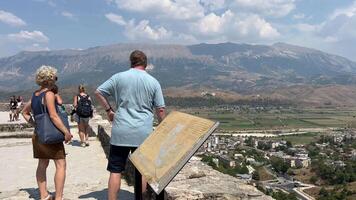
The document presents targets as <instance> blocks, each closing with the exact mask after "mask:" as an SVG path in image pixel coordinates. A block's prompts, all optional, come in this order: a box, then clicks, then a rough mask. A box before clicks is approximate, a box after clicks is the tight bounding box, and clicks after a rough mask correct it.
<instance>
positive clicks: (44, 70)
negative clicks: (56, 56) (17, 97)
mask: <svg viewBox="0 0 356 200" xmlns="http://www.w3.org/2000/svg"><path fill="white" fill-rule="evenodd" d="M56 76H57V69H56V68H54V67H51V66H46V65H42V66H41V67H40V68H38V69H37V71H36V83H37V84H38V85H39V86H49V85H52V84H54V82H55V80H54V79H55V77H56Z"/></svg>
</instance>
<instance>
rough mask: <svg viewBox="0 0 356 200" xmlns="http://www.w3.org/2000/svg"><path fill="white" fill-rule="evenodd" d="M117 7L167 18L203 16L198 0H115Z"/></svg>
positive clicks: (180, 18)
mask: <svg viewBox="0 0 356 200" xmlns="http://www.w3.org/2000/svg"><path fill="white" fill-rule="evenodd" d="M115 2H116V4H117V6H118V8H120V9H124V10H128V11H134V12H139V13H148V14H154V15H155V16H156V17H160V18H168V19H179V20H187V19H195V18H199V17H202V16H204V7H203V6H202V5H201V4H200V1H199V0H174V1H173V0H145V1H142V0H116V1H115Z"/></svg>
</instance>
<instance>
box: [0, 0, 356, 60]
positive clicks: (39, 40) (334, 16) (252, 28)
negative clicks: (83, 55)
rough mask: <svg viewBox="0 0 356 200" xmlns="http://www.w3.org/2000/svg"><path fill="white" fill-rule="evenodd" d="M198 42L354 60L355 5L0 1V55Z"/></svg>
mask: <svg viewBox="0 0 356 200" xmlns="http://www.w3.org/2000/svg"><path fill="white" fill-rule="evenodd" d="M203 42H204V43H221V42H234V43H249V44H268V45H269V44H273V43H276V42H285V43H289V44H294V45H299V46H305V47H310V48H314V49H319V50H322V51H326V52H328V53H333V54H337V55H341V56H344V57H347V58H349V59H351V60H353V61H356V0H0V57H6V56H11V55H14V54H16V53H18V52H20V51H48V50H57V49H86V48H90V47H95V46H103V45H109V44H116V43H158V44H183V45H189V44H197V43H203Z"/></svg>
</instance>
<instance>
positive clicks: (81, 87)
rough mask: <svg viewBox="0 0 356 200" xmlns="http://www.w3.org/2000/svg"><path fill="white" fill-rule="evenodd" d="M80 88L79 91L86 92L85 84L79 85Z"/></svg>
mask: <svg viewBox="0 0 356 200" xmlns="http://www.w3.org/2000/svg"><path fill="white" fill-rule="evenodd" d="M78 90H79V93H81V92H83V93H85V87H84V85H79V87H78Z"/></svg>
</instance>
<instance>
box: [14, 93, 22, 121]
mask: <svg viewBox="0 0 356 200" xmlns="http://www.w3.org/2000/svg"><path fill="white" fill-rule="evenodd" d="M16 102H17V106H16V115H15V119H16V121H19V119H20V112H21V110H22V109H23V99H22V96H18V97H17V99H16Z"/></svg>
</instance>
